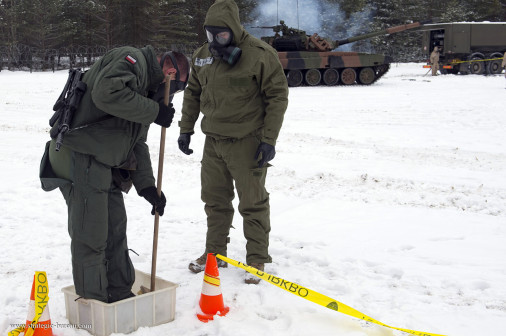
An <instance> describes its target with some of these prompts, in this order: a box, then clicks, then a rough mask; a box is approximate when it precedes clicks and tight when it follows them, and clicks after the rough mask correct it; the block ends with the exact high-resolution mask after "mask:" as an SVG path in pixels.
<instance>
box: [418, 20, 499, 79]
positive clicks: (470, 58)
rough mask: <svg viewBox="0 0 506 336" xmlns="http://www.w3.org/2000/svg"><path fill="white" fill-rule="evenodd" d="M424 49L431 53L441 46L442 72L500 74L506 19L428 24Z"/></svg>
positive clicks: (423, 40) (425, 28)
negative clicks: (503, 20) (499, 20)
mask: <svg viewBox="0 0 506 336" xmlns="http://www.w3.org/2000/svg"><path fill="white" fill-rule="evenodd" d="M419 30H420V31H421V32H423V36H422V48H423V51H424V53H425V54H426V55H427V56H428V55H430V53H431V52H432V51H433V50H434V47H438V49H439V50H440V56H439V61H440V69H441V72H442V73H443V74H445V73H451V74H457V73H461V74H469V73H470V74H499V73H501V72H502V68H501V63H502V58H503V55H504V52H505V51H506V22H452V23H438V24H427V25H424V26H423V27H420V29H419Z"/></svg>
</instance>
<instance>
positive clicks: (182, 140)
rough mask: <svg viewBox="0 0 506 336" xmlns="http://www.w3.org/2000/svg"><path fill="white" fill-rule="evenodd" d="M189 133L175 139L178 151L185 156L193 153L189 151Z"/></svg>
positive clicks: (191, 150)
mask: <svg viewBox="0 0 506 336" xmlns="http://www.w3.org/2000/svg"><path fill="white" fill-rule="evenodd" d="M191 136H192V135H191V133H181V135H180V136H179V138H178V139H177V144H178V146H179V150H180V151H181V152H183V153H185V154H186V155H190V154H191V153H193V149H190V140H191Z"/></svg>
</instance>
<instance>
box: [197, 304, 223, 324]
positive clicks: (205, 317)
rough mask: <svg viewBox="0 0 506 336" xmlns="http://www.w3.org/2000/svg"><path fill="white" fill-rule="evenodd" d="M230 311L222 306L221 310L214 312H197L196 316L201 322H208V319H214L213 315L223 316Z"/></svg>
mask: <svg viewBox="0 0 506 336" xmlns="http://www.w3.org/2000/svg"><path fill="white" fill-rule="evenodd" d="M229 311H230V308H229V307H223V310H220V311H218V312H217V313H216V314H205V313H199V314H197V318H198V319H199V320H200V321H202V322H205V323H207V322H209V321H210V320H214V315H219V316H225V315H227V313H228V312H229Z"/></svg>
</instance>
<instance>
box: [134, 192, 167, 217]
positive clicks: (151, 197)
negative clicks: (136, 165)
mask: <svg viewBox="0 0 506 336" xmlns="http://www.w3.org/2000/svg"><path fill="white" fill-rule="evenodd" d="M139 195H141V196H142V197H144V198H145V199H146V200H147V201H148V202H149V203H151V205H152V206H153V209H152V210H151V214H152V215H154V214H155V210H156V211H157V212H158V214H159V215H160V216H163V210H164V209H165V204H167V200H166V199H165V195H164V194H163V191H162V197H160V196H158V191H157V190H156V187H155V186H152V187H147V188H144V189H142V190H141V191H140V192H139Z"/></svg>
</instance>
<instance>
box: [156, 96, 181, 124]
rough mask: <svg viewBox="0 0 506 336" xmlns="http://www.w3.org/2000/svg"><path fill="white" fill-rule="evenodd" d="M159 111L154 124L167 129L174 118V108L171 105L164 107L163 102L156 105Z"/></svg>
mask: <svg viewBox="0 0 506 336" xmlns="http://www.w3.org/2000/svg"><path fill="white" fill-rule="evenodd" d="M158 106H160V109H159V110H158V116H157V117H156V119H155V124H157V125H160V126H162V127H169V126H170V124H171V123H172V119H173V118H174V113H175V112H176V110H174V107H173V106H172V103H170V104H169V106H165V104H164V103H163V102H160V103H158Z"/></svg>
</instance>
